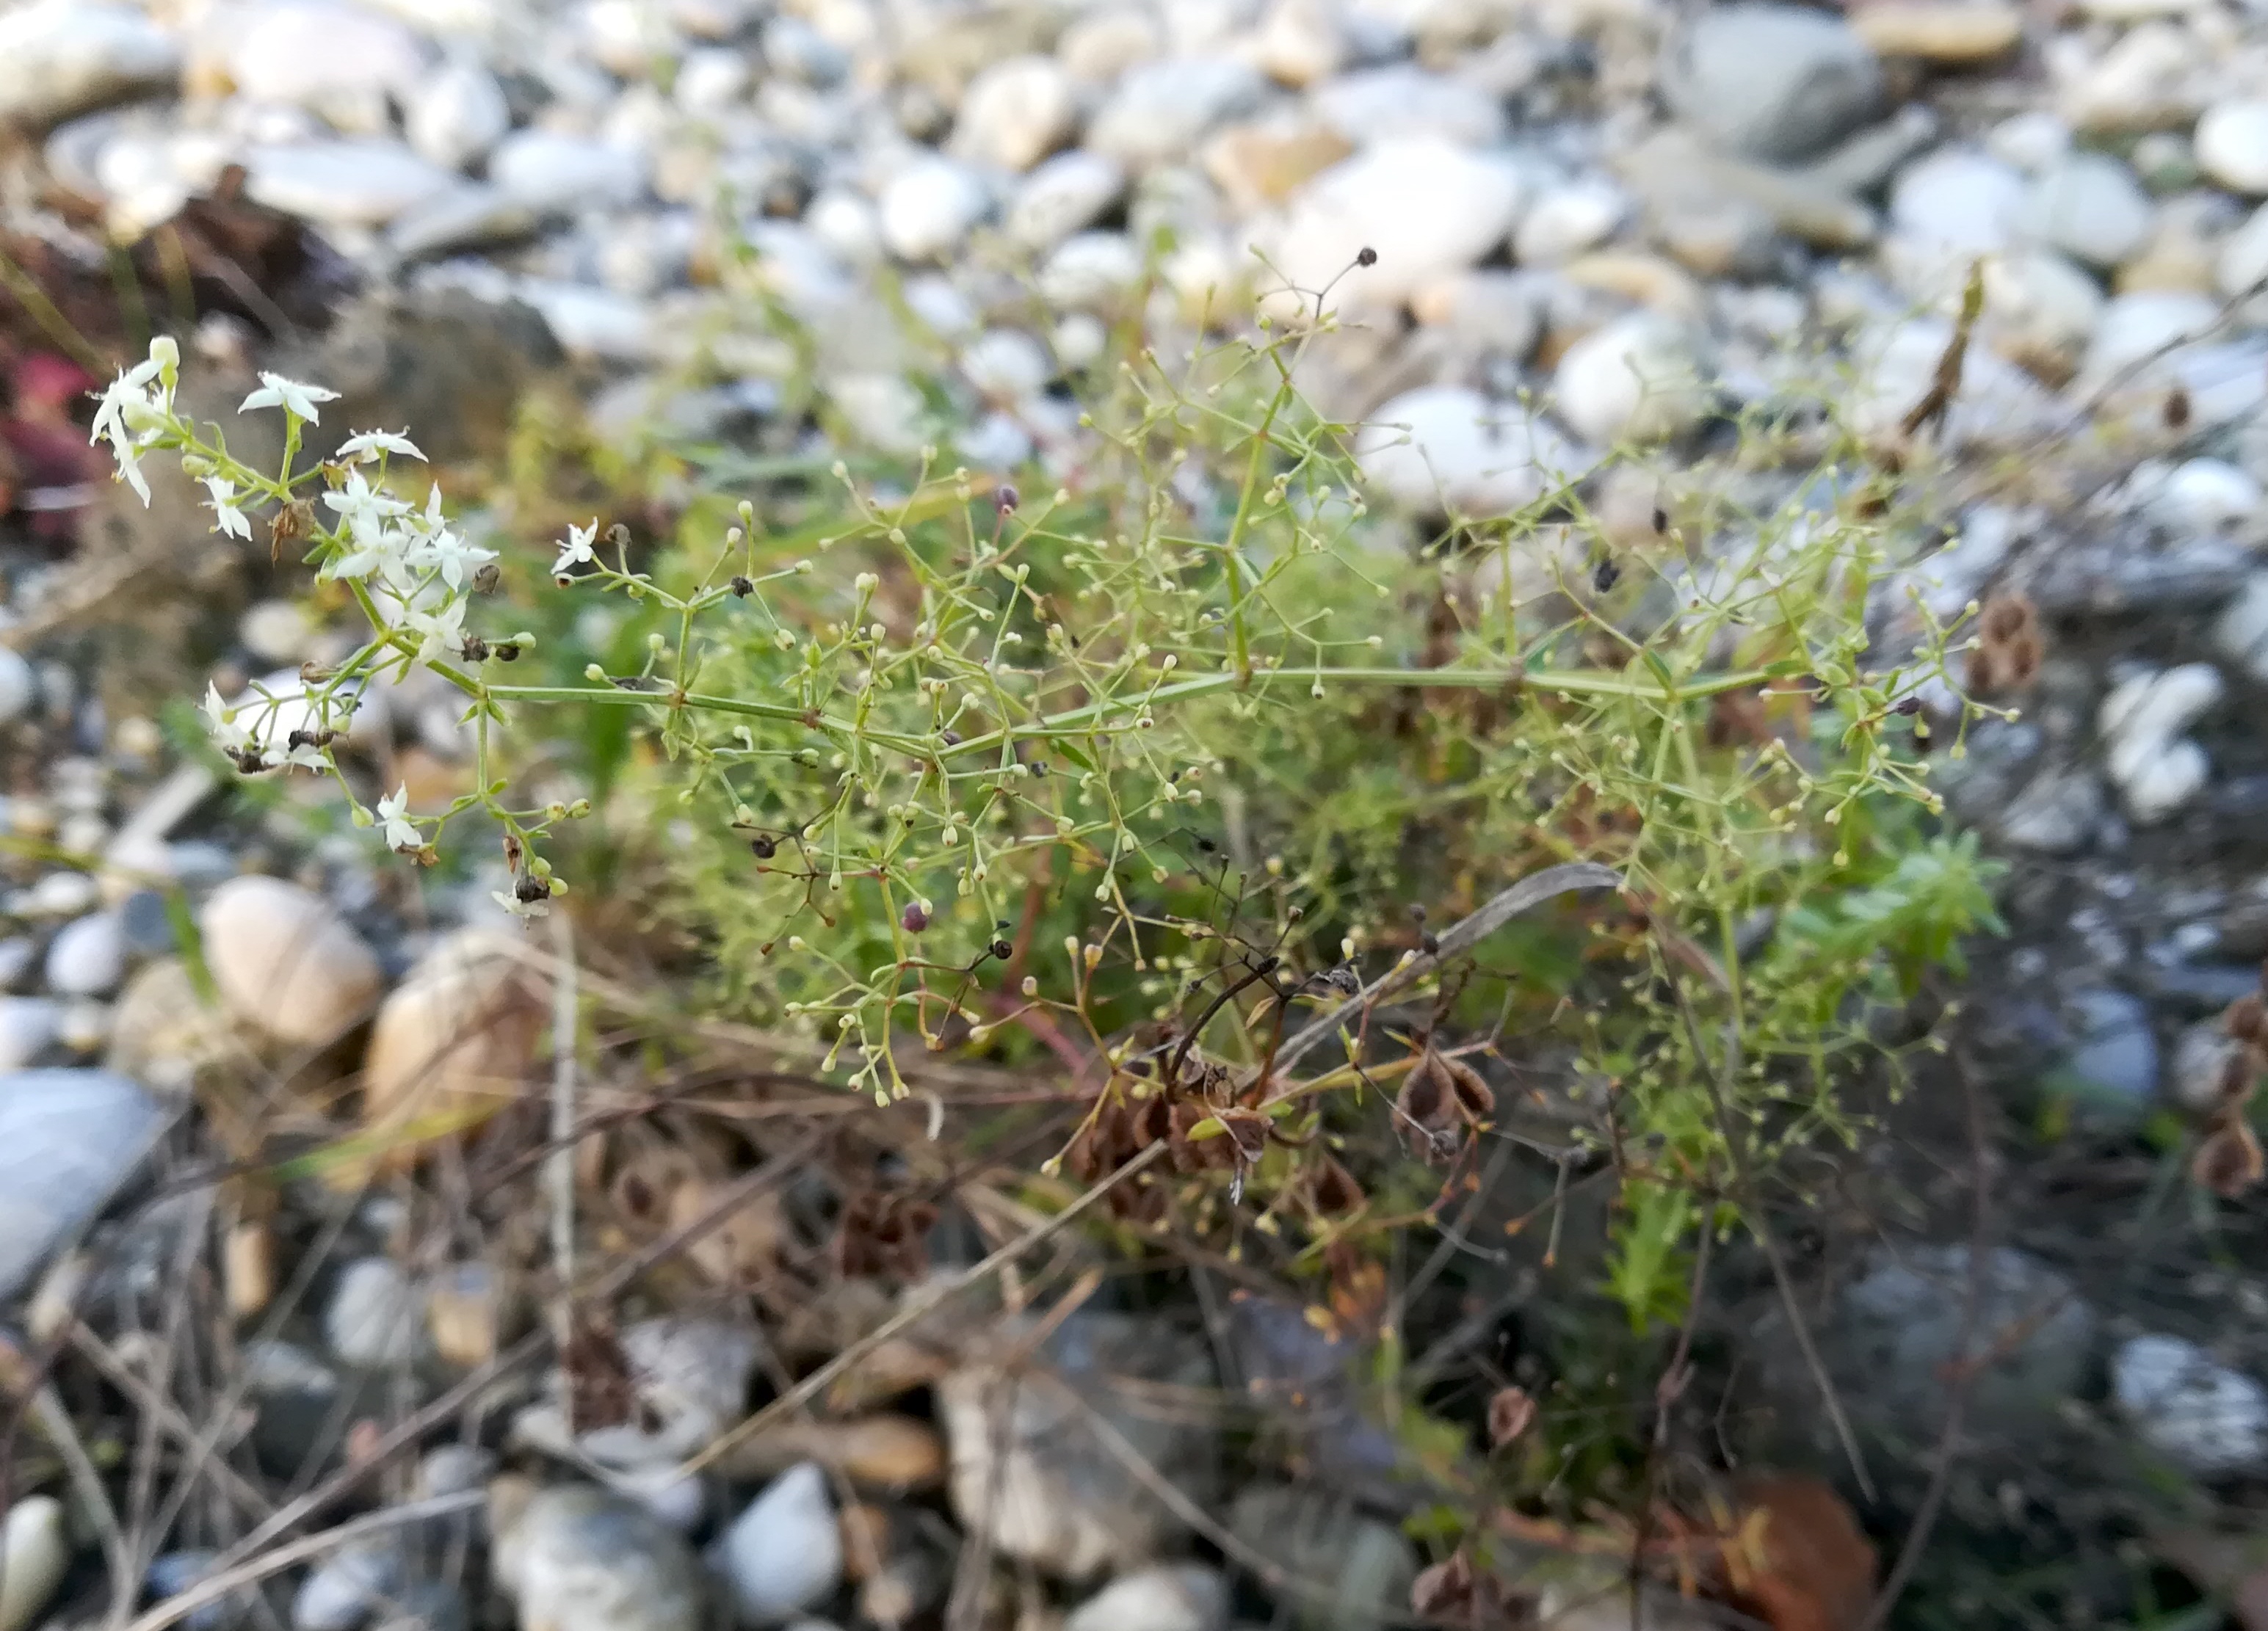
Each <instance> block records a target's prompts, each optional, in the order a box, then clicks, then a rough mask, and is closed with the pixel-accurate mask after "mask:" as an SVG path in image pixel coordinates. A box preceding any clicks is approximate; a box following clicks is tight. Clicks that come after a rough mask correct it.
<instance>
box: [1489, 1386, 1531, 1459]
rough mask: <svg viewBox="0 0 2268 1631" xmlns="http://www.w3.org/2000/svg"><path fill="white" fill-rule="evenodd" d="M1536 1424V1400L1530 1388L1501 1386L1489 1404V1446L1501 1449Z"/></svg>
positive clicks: (1492, 1448)
mask: <svg viewBox="0 0 2268 1631" xmlns="http://www.w3.org/2000/svg"><path fill="white" fill-rule="evenodd" d="M1533 1426H1535V1400H1533V1399H1530V1398H1529V1397H1528V1390H1527V1389H1525V1388H1520V1387H1500V1388H1499V1389H1497V1391H1496V1392H1495V1393H1493V1394H1492V1395H1491V1396H1490V1399H1489V1405H1488V1435H1489V1448H1490V1449H1491V1450H1501V1449H1503V1448H1504V1447H1505V1446H1506V1444H1511V1443H1512V1442H1513V1440H1514V1439H1516V1438H1518V1437H1520V1436H1521V1434H1523V1433H1525V1432H1527V1431H1528V1429H1529V1428H1531V1427H1533Z"/></svg>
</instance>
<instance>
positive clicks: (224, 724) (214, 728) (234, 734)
mask: <svg viewBox="0 0 2268 1631" xmlns="http://www.w3.org/2000/svg"><path fill="white" fill-rule="evenodd" d="M197 711H198V712H199V713H201V714H203V716H205V729H206V730H207V731H210V732H212V739H213V745H214V746H217V747H218V748H219V749H220V750H221V751H222V752H223V753H228V752H231V751H232V750H234V749H237V748H242V747H247V746H250V745H251V742H252V733H251V732H250V731H247V730H246V729H245V728H244V727H243V726H242V725H240V724H237V723H236V709H232V708H231V707H230V706H229V705H228V704H227V703H226V702H223V701H221V695H220V687H218V686H217V685H214V684H213V683H212V682H211V681H210V680H208V681H206V683H205V700H204V705H203V707H202V708H200V709H198V710H197Z"/></svg>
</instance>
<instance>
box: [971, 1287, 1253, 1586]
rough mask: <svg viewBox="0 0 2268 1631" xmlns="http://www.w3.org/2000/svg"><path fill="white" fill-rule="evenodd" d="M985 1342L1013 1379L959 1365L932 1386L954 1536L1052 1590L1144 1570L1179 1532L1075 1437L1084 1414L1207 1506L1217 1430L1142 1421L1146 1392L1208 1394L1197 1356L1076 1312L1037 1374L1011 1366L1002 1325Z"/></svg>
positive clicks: (1130, 1325)
mask: <svg viewBox="0 0 2268 1631" xmlns="http://www.w3.org/2000/svg"><path fill="white" fill-rule="evenodd" d="M995 1334H996V1340H997V1341H999V1342H1000V1343H1002V1344H1003V1345H1004V1347H1005V1348H1009V1349H1011V1351H1010V1353H1009V1354H1008V1357H1009V1358H1011V1359H1012V1360H1013V1369H1008V1370H1004V1369H1002V1368H1000V1367H999V1366H997V1365H995V1364H993V1363H988V1362H985V1361H982V1360H975V1359H972V1360H971V1361H970V1362H969V1363H964V1364H962V1365H961V1367H960V1368H959V1369H957V1370H954V1371H953V1372H951V1373H950V1374H949V1375H947V1376H946V1377H945V1378H943V1379H942V1380H941V1381H940V1382H939V1384H938V1386H937V1402H938V1408H939V1416H940V1418H941V1420H942V1422H943V1425H944V1428H945V1434H946V1443H947V1444H948V1445H949V1447H950V1450H951V1454H952V1475H951V1480H950V1494H951V1495H952V1500H953V1508H954V1512H955V1513H956V1514H957V1515H958V1516H959V1517H960V1520H961V1526H962V1527H963V1529H964V1530H966V1531H968V1532H970V1533H971V1534H972V1535H976V1534H981V1535H984V1536H986V1537H987V1538H988V1539H989V1540H990V1544H991V1546H992V1547H994V1548H995V1550H996V1552H997V1554H998V1555H1001V1556H1004V1557H1009V1558H1020V1559H1022V1560H1024V1561H1027V1562H1029V1563H1031V1564H1032V1565H1034V1566H1035V1567H1036V1568H1038V1569H1042V1570H1044V1571H1046V1572H1047V1573H1049V1574H1051V1575H1055V1576H1059V1577H1061V1578H1063V1579H1065V1580H1073V1581H1080V1580H1091V1579H1094V1577H1095V1576H1098V1575H1101V1574H1102V1573H1104V1572H1106V1571H1108V1572H1123V1571H1124V1570H1126V1569H1130V1568H1133V1567H1135V1566H1138V1565H1139V1564H1142V1563H1145V1562H1148V1561H1151V1560H1152V1558H1154V1557H1156V1556H1157V1555H1158V1554H1159V1552H1160V1549H1161V1548H1162V1547H1164V1546H1165V1545H1166V1543H1167V1541H1168V1540H1169V1539H1175V1538H1177V1537H1178V1536H1180V1535H1181V1534H1182V1532H1183V1529H1184V1526H1183V1524H1182V1521H1181V1520H1180V1519H1179V1518H1178V1517H1175V1516H1174V1515H1173V1514H1172V1513H1171V1512H1170V1511H1169V1510H1167V1508H1165V1507H1164V1506H1163V1505H1162V1504H1160V1502H1159V1501H1158V1500H1157V1498H1156V1496H1155V1495H1152V1494H1151V1492H1150V1490H1149V1488H1147V1486H1146V1485H1145V1484H1143V1483H1142V1482H1140V1481H1138V1480H1136V1479H1135V1478H1134V1476H1133V1475H1132V1474H1131V1473H1129V1472H1128V1471H1127V1470H1126V1463H1125V1462H1124V1460H1123V1459H1122V1458H1121V1455H1118V1454H1113V1453H1112V1450H1111V1447H1110V1446H1107V1445H1106V1444H1104V1443H1102V1442H1101V1440H1100V1439H1099V1438H1098V1437H1097V1436H1096V1435H1095V1434H1094V1432H1093V1431H1092V1429H1090V1428H1088V1427H1087V1426H1086V1413H1087V1411H1089V1410H1092V1411H1094V1412H1095V1413H1097V1414H1100V1415H1101V1418H1102V1419H1103V1420H1104V1421H1106V1422H1108V1423H1109V1424H1110V1425H1111V1427H1113V1428H1114V1429H1116V1431H1117V1433H1118V1435H1119V1436H1120V1437H1122V1438H1123V1439H1124V1440H1126V1441H1127V1442H1128V1443H1130V1444H1132V1445H1133V1446H1134V1449H1135V1451H1136V1453H1137V1454H1138V1455H1139V1456H1140V1457H1141V1458H1143V1459H1144V1460H1145V1461H1147V1462H1148V1463H1149V1464H1150V1465H1151V1466H1152V1467H1153V1468H1155V1469H1156V1470H1157V1472H1158V1473H1160V1474H1161V1475H1163V1476H1164V1477H1166V1478H1167V1479H1168V1480H1171V1481H1172V1482H1173V1483H1174V1484H1175V1487H1176V1488H1180V1489H1181V1490H1182V1491H1183V1492H1184V1493H1186V1494H1188V1495H1189V1496H1190V1498H1191V1499H1193V1500H1197V1501H1200V1502H1203V1501H1204V1500H1207V1499H1209V1498H1210V1497H1211V1489H1212V1486H1213V1482H1214V1480H1215V1477H1216V1475H1217V1474H1216V1472H1215V1461H1216V1458H1217V1456H1218V1454H1219V1429H1217V1428H1216V1427H1214V1426H1213V1425H1211V1424H1210V1423H1208V1422H1202V1421H1199V1420H1196V1419H1193V1418H1191V1417H1189V1415H1188V1414H1186V1413H1177V1412H1171V1411H1161V1410H1159V1409H1157V1408H1155V1407H1152V1405H1150V1404H1148V1403H1146V1402H1145V1400H1147V1399H1148V1398H1149V1397H1150V1396H1151V1394H1152V1391H1153V1390H1152V1387H1151V1386H1149V1385H1151V1384H1154V1385H1158V1387H1157V1389H1156V1390H1155V1391H1157V1392H1161V1393H1178V1392H1181V1390H1182V1389H1184V1388H1197V1389H1200V1390H1202V1389H1207V1388H1211V1387H1216V1386H1218V1385H1219V1378H1218V1376H1217V1374H1216V1373H1215V1371H1214V1370H1213V1365H1212V1361H1211V1356H1210V1355H1209V1354H1208V1353H1207V1351H1206V1349H1205V1348H1204V1345H1203V1344H1202V1343H1198V1342H1194V1341H1191V1340H1190V1339H1189V1338H1188V1337H1187V1336H1185V1335H1183V1334H1182V1333H1180V1332H1178V1331H1175V1330H1174V1329H1173V1328H1172V1327H1170V1326H1165V1325H1163V1324H1161V1323H1158V1322H1154V1321H1152V1320H1148V1319H1138V1318H1136V1317H1134V1316H1130V1315H1123V1314H1111V1313H1103V1312H1090V1311H1084V1310H1082V1311H1079V1312H1078V1313H1075V1314H1072V1315H1071V1317H1070V1318H1069V1319H1065V1320H1064V1322H1063V1323H1062V1325H1061V1326H1058V1327H1057V1329H1056V1331H1055V1332H1054V1333H1052V1334H1051V1335H1049V1337H1048V1339H1047V1340H1046V1341H1044V1342H1042V1344H1041V1348H1042V1352H1043V1353H1044V1354H1045V1355H1046V1362H1045V1363H1044V1364H1043V1365H1031V1366H1027V1363H1025V1362H1024V1361H1023V1360H1021V1359H1020V1358H1018V1357H1016V1356H1015V1355H1014V1354H1013V1343H1014V1341H1015V1340H1016V1325H1015V1322H1013V1321H1011V1322H1005V1324H1004V1326H1003V1327H1002V1328H1001V1329H1000V1330H999V1331H998V1333H995ZM1122 1454H1123V1451H1122Z"/></svg>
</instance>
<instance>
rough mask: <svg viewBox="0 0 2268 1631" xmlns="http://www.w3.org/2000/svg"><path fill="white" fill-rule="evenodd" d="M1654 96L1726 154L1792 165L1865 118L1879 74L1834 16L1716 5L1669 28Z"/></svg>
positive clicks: (1876, 95) (1862, 45) (1875, 102)
mask: <svg viewBox="0 0 2268 1631" xmlns="http://www.w3.org/2000/svg"><path fill="white" fill-rule="evenodd" d="M1661 91H1662V95H1663V97H1664V98H1665V99H1667V100H1668V103H1669V106H1670V108H1671V110H1672V111H1673V112H1675V114H1677V116H1678V117H1679V118H1680V119H1683V121H1685V122H1686V123H1688V124H1689V125H1691V126H1692V127H1693V128H1694V129H1697V130H1698V131H1700V132H1701V133H1702V134H1703V135H1704V136H1707V137H1709V138H1710V139H1711V140H1712V141H1713V142H1715V143H1718V144H1719V146H1721V147H1723V148H1724V149H1725V150H1726V151H1728V152H1732V153H1736V154H1740V155H1742V156H1744V157H1747V158H1761V159H1765V160H1769V161H1771V162H1775V163H1783V164H1785V163H1792V162H1794V161H1797V160H1800V159H1805V158H1814V157H1815V156H1816V155H1818V154H1819V153H1821V152H1823V151H1825V150H1826V149H1827V148H1829V147H1830V146H1832V145H1833V144H1834V143H1837V142H1838V141H1840V140H1842V138H1843V137H1845V136H1848V135H1850V134H1851V133H1852V131H1853V130H1856V129H1859V126H1861V125H1862V124H1864V123H1866V122H1867V121H1868V120H1869V119H1871V118H1873V117H1874V114H1875V113H1876V111H1877V110H1878V109H1879V108H1880V107H1881V101H1882V70H1881V64H1880V63H1879V62H1876V60H1875V58H1874V52H1873V51H1872V50H1871V49H1869V48H1868V47H1867V42H1866V41H1865V40H1863V39H1862V38H1860V37H1859V34H1858V33H1856V32H1855V31H1854V30H1852V28H1851V27H1850V26H1848V25H1847V24H1845V22H1843V21H1842V20H1841V19H1840V18H1835V17H1830V16H1829V15H1828V14H1827V13H1825V12H1823V11H1808V10H1805V9H1803V8H1801V7H1798V6H1792V5H1757V4H1735V5H1722V6H1718V7H1715V8H1713V9H1712V10H1710V11H1705V12H1701V13H1699V14H1698V15H1697V16H1696V17H1695V18H1694V19H1693V20H1692V21H1691V22H1690V23H1688V24H1687V25H1685V26H1683V27H1682V28H1680V29H1678V30H1677V31H1676V32H1675V33H1673V34H1672V36H1671V38H1670V40H1669V42H1668V46H1667V48H1665V50H1664V53H1663V57H1662V65H1661Z"/></svg>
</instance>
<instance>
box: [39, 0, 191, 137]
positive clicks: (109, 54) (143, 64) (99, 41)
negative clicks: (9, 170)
mask: <svg viewBox="0 0 2268 1631" xmlns="http://www.w3.org/2000/svg"><path fill="white" fill-rule="evenodd" d="M180 62H181V53H180V47H179V46H177V45H175V44H174V42H173V36H172V35H171V34H169V33H166V31H165V30H164V29H162V28H160V27H158V26H157V25H156V24H155V23H153V22H151V20H150V19H149V18H147V17H145V16H144V14H143V13H142V12H141V11H140V10H139V9H137V8H136V7H132V6H125V5H111V4H102V3H101V0H40V3H39V4H33V5H27V6H23V7H19V8H18V9H17V10H15V11H9V12H7V13H5V14H4V15H0V124H10V125H14V126H16V127H18V129H27V130H36V129H45V128H46V127H48V126H49V125H52V124H54V123H55V122H56V121H58V120H63V119H68V118H70V116H71V115H72V114H83V113H85V112H87V111H88V110H90V109H92V108H97V107H105V106H107V105H108V104H109V103H112V102H115V101H119V100H122V99H125V98H127V97H129V96H132V95H135V94H136V93H138V92H145V91H156V90H158V89H160V88H162V87H164V86H166V85H167V84H170V83H171V82H172V81H173V77H174V75H175V74H177V73H178V72H179V71H180Z"/></svg>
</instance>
